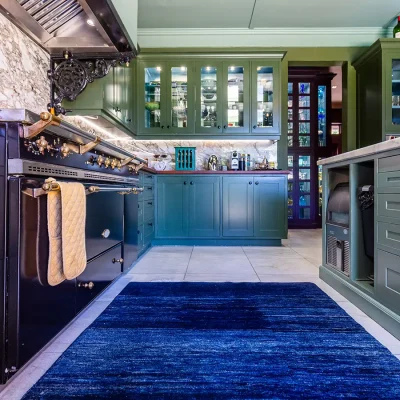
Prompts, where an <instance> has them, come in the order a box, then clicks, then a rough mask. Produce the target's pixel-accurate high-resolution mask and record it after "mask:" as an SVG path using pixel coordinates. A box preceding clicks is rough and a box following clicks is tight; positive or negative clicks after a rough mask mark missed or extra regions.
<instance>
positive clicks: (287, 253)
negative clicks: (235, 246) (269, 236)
mask: <svg viewBox="0 0 400 400" xmlns="http://www.w3.org/2000/svg"><path fill="white" fill-rule="evenodd" d="M243 250H244V252H245V253H246V255H247V257H248V258H249V259H250V260H251V259H252V258H260V257H266V256H270V257H286V258H301V256H300V255H299V254H298V253H296V252H295V251H294V250H292V249H291V248H289V247H283V246H282V247H256V246H254V247H243Z"/></svg>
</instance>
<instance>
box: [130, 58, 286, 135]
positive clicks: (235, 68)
mask: <svg viewBox="0 0 400 400" xmlns="http://www.w3.org/2000/svg"><path fill="white" fill-rule="evenodd" d="M172 60H174V61H172ZM137 63H138V64H137V82H138V85H137V116H138V119H137V122H138V131H137V136H138V138H143V139H171V138H181V139H184V138H193V137H198V138H209V139H225V138H226V139H228V138H251V137H254V138H266V139H267V138H268V139H279V137H280V128H279V121H280V60H274V59H273V60H271V59H253V60H247V59H240V58H239V59H235V58H232V59H229V58H221V59H218V58H207V57H205V58H202V59H201V60H198V59H196V60H193V59H178V58H175V57H174V58H171V59H169V60H166V59H160V60H153V59H151V60H146V58H143V59H140V60H138V61H137Z"/></svg>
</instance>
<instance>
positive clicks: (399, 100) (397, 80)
mask: <svg viewBox="0 0 400 400" xmlns="http://www.w3.org/2000/svg"><path fill="white" fill-rule="evenodd" d="M392 123H393V125H399V124H400V60H393V61H392Z"/></svg>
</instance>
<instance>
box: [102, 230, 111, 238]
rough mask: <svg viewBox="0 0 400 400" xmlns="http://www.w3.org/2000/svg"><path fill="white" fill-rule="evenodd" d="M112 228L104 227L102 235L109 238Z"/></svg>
mask: <svg viewBox="0 0 400 400" xmlns="http://www.w3.org/2000/svg"><path fill="white" fill-rule="evenodd" d="M110 233H111V232H110V230H109V229H104V231H103V232H102V233H101V236H103V238H104V239H107V238H108V237H109V236H110Z"/></svg>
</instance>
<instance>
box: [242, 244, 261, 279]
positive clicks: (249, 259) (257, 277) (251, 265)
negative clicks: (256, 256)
mask: <svg viewBox="0 0 400 400" xmlns="http://www.w3.org/2000/svg"><path fill="white" fill-rule="evenodd" d="M242 250H243V253H244V254H245V256H246V258H247V260H248V261H249V263H250V265H251V268H253V271H254V273H255V274H256V275H257V278H258V280H259V281H260V282H261V279H260V277H259V276H258V274H257V271H256V269H255V268H254V266H253V264H252V263H251V261H250V258H249V256H248V255H247V253H246V252H245V251H244V249H243V246H242Z"/></svg>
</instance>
